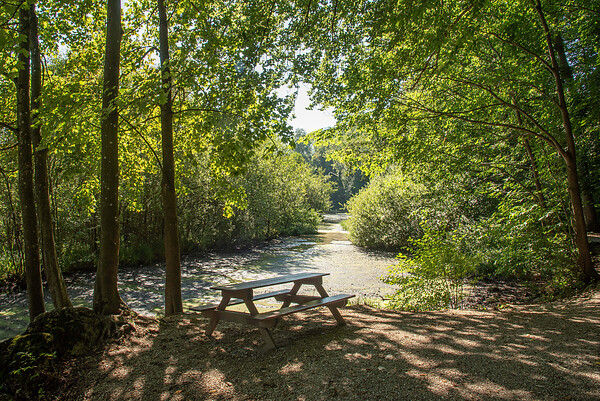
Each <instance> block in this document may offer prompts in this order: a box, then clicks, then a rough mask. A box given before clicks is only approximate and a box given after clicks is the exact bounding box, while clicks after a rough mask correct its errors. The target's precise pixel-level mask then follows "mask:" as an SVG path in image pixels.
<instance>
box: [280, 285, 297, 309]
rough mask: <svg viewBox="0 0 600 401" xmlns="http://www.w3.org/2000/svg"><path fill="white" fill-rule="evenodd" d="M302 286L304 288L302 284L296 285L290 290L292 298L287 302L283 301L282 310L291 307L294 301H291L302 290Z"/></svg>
mask: <svg viewBox="0 0 600 401" xmlns="http://www.w3.org/2000/svg"><path fill="white" fill-rule="evenodd" d="M301 286H302V283H294V286H293V287H292V289H291V290H290V297H289V298H288V299H287V300H285V301H283V303H282V304H281V307H282V308H287V307H288V306H290V304H291V303H292V301H290V299H291V298H292V297H293V296H294V295H296V294H297V293H298V290H300V287H301Z"/></svg>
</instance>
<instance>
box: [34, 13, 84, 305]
mask: <svg viewBox="0 0 600 401" xmlns="http://www.w3.org/2000/svg"><path fill="white" fill-rule="evenodd" d="M29 15H30V18H31V39H30V40H31V52H30V54H31V111H32V115H33V118H32V120H33V127H32V130H31V134H32V139H33V148H34V159H35V191H36V195H37V211H38V220H39V223H40V233H41V238H42V255H43V260H44V272H45V273H46V279H47V280H48V287H49V289H50V295H51V296H52V303H53V304H54V308H55V309H62V308H67V307H71V306H73V305H72V304H71V300H70V299H69V294H68V293H67V287H66V286H65V281H64V280H63V277H62V272H61V271H60V267H59V266H58V256H57V255H56V244H55V242H54V232H53V230H52V216H51V209H50V192H49V190H48V164H47V160H48V148H46V147H43V148H41V147H40V144H41V141H42V135H41V128H40V124H39V121H38V119H39V115H38V113H39V109H40V101H41V99H40V95H41V94H42V63H41V59H40V47H39V42H38V25H37V15H36V13H35V4H32V5H31V6H30V13H29Z"/></svg>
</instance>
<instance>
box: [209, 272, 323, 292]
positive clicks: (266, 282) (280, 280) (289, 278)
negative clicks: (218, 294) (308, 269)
mask: <svg viewBox="0 0 600 401" xmlns="http://www.w3.org/2000/svg"><path fill="white" fill-rule="evenodd" d="M328 275H329V273H298V274H288V275H286V276H278V277H273V278H266V279H262V280H254V281H244V282H241V283H237V284H227V285H217V286H214V287H210V288H211V289H213V290H221V291H239V290H250V289H254V288H261V287H268V286H271V285H278V284H285V283H291V282H294V281H299V280H306V279H311V278H317V277H323V276H328Z"/></svg>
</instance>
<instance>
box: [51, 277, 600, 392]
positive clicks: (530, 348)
mask: <svg viewBox="0 0 600 401" xmlns="http://www.w3.org/2000/svg"><path fill="white" fill-rule="evenodd" d="M342 313H343V315H344V316H345V317H346V319H347V321H348V325H347V326H343V327H339V326H335V325H334V324H333V319H332V318H331V316H330V315H329V314H328V313H327V311H326V310H325V311H314V310H313V311H311V312H307V313H304V314H298V315H296V316H294V317H293V318H289V319H286V320H285V321H284V322H282V324H280V325H279V326H278V327H277V329H275V330H274V337H275V339H276V341H277V342H278V344H279V345H282V348H280V349H278V350H275V351H272V352H268V353H261V352H260V351H258V349H259V348H260V346H261V345H262V340H261V339H260V335H259V333H258V330H256V329H253V328H251V327H245V326H240V325H234V324H226V323H222V324H220V325H219V327H218V329H217V332H216V333H215V336H214V338H212V339H208V338H206V337H205V336H203V335H202V330H203V328H204V327H205V325H206V322H207V321H206V320H205V319H201V318H198V317H196V316H193V315H185V316H178V317H173V318H168V319H161V320H157V319H154V318H148V317H144V318H141V319H140V320H139V321H138V322H137V324H136V330H135V331H134V332H133V333H132V335H131V336H130V337H128V338H122V339H120V340H117V341H115V342H114V343H112V344H111V345H110V346H109V347H108V348H107V350H106V351H104V353H103V354H101V355H96V356H93V357H89V358H87V359H85V360H83V361H74V362H73V367H72V368H71V369H70V370H69V369H67V372H66V373H65V375H66V377H67V378H68V379H69V381H70V382H71V383H74V386H72V387H70V388H68V389H67V390H66V391H65V392H64V393H63V394H62V397H61V398H62V399H65V400H106V399H111V400H325V399H328V400H329V399H335V400H599V399H600V332H599V331H598V327H600V290H599V289H596V290H593V291H590V292H588V293H587V294H584V295H582V296H579V297H577V298H575V299H571V300H567V301H562V302H556V303H552V304H546V305H528V306H522V305H521V306H513V307H511V308H509V309H505V310H500V311H486V312H484V311H474V310H457V311H444V312H428V313H409V312H397V311H386V310H378V309H374V308H371V307H368V306H359V305H355V306H352V307H348V308H344V309H343V310H342Z"/></svg>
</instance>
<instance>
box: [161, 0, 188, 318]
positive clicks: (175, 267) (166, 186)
mask: <svg viewBox="0 0 600 401" xmlns="http://www.w3.org/2000/svg"><path fill="white" fill-rule="evenodd" d="M158 13H159V18H160V23H159V39H160V65H161V76H162V90H163V91H164V94H165V102H164V104H162V102H161V106H160V122H161V132H162V159H163V162H162V164H163V179H162V197H163V213H164V225H165V227H164V233H165V259H166V264H167V269H166V270H167V272H166V280H165V315H167V316H168V315H172V314H176V313H181V312H183V302H182V299H181V261H180V254H179V232H178V230H177V195H176V193H175V158H174V156H173V97H172V94H171V86H172V79H171V68H170V65H169V31H168V30H169V26H168V22H167V10H166V7H165V3H164V0H158Z"/></svg>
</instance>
